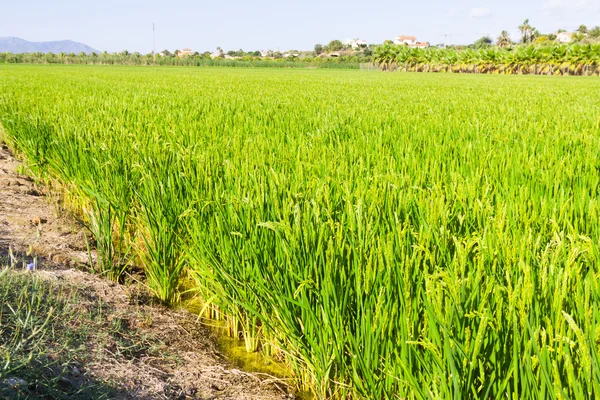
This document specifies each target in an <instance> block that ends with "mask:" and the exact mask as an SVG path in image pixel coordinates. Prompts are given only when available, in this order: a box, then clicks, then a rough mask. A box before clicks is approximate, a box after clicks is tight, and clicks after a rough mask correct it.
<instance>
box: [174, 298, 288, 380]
mask: <svg viewBox="0 0 600 400" xmlns="http://www.w3.org/2000/svg"><path fill="white" fill-rule="evenodd" d="M183 307H184V308H185V309H187V310H188V311H190V312H192V313H194V314H196V315H199V313H200V312H201V310H202V304H201V303H200V302H198V301H196V300H190V301H187V302H186V303H185V304H184V305H183ZM200 318H201V321H202V322H203V323H204V324H205V325H206V326H209V327H210V328H211V329H212V330H213V332H214V333H216V336H217V338H218V345H219V350H220V351H221V352H222V353H223V354H225V355H226V356H227V358H228V359H229V361H231V362H232V363H233V364H234V365H235V366H236V367H238V368H240V369H242V370H244V371H246V372H255V373H263V374H268V375H272V376H274V377H277V378H282V379H285V378H290V377H291V376H292V373H291V371H290V370H289V368H288V367H287V366H286V365H284V364H282V363H280V362H277V361H275V360H273V359H272V358H270V357H268V356H265V355H263V354H261V353H260V352H254V353H248V352H247V351H246V346H245V344H244V341H243V340H240V339H234V338H231V337H229V336H228V335H227V327H226V326H225V322H224V321H217V320H210V319H205V318H203V317H200Z"/></svg>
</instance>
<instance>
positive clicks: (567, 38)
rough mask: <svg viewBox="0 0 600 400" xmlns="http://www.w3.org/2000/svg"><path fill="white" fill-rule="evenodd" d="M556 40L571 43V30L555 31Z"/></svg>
mask: <svg viewBox="0 0 600 400" xmlns="http://www.w3.org/2000/svg"><path fill="white" fill-rule="evenodd" d="M556 41H557V42H559V43H571V42H572V41H573V33H572V32H561V33H557V34H556Z"/></svg>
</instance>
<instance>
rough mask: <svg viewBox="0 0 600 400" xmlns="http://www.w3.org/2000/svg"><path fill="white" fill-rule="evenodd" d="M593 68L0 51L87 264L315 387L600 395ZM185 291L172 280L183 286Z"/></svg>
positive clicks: (598, 177) (4, 84) (11, 95)
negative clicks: (195, 300)
mask: <svg viewBox="0 0 600 400" xmlns="http://www.w3.org/2000/svg"><path fill="white" fill-rule="evenodd" d="M598 93H600V81H599V80H597V79H595V78H584V77H578V78H575V77H571V78H568V77H564V78H560V77H558V78H557V77H531V76H487V75H459V74H448V75H446V74H440V75H438V74H386V73H379V72H374V71H370V72H369V71H350V70H348V71H343V70H338V71H328V70H301V71H300V70H275V69H271V70H260V69H242V70H240V69H226V68H222V69H209V68H206V69H172V68H171V69H170V68H137V67H90V66H87V67H86V66H3V67H2V69H1V70H0V122H1V123H2V125H3V127H4V139H5V140H6V141H7V142H8V143H9V145H10V146H11V147H12V148H13V149H15V150H16V151H17V152H19V153H20V154H22V155H23V156H24V157H25V158H26V159H27V160H28V163H29V165H30V167H31V171H32V173H33V174H35V175H36V176H37V177H38V178H39V179H41V180H42V181H44V182H46V184H47V185H49V186H50V187H52V188H53V189H54V190H56V191H57V192H60V193H61V194H62V199H63V205H64V206H65V207H67V208H69V209H70V210H71V211H72V212H74V213H75V214H76V215H79V217H80V218H81V219H82V220H83V221H84V222H85V224H86V226H87V227H88V229H89V232H90V236H91V237H93V240H94V244H95V248H96V250H97V252H98V259H97V263H96V264H95V265H94V269H95V271H96V272H98V273H100V274H104V275H106V276H107V277H108V278H110V279H114V280H121V279H122V277H123V274H124V273H126V272H127V271H128V270H129V269H130V268H132V266H138V267H142V268H143V270H144V272H145V275H146V281H147V284H148V286H149V288H150V289H151V290H152V292H153V293H154V294H155V295H156V296H157V297H158V298H160V299H161V300H162V301H164V302H165V303H168V304H176V303H178V302H180V301H181V300H182V299H185V298H187V296H189V295H190V294H194V295H196V296H198V297H199V298H200V299H201V303H202V304H203V306H202V310H201V313H202V314H203V315H205V316H207V317H211V318H215V319H222V320H224V321H225V322H226V324H227V325H228V326H229V331H230V333H231V335H233V336H236V337H239V338H242V339H243V340H244V341H245V345H246V348H247V350H248V351H250V352H254V351H260V352H263V353H264V354H266V355H268V356H271V357H274V358H276V359H278V360H281V361H284V362H285V363H286V364H287V365H288V366H289V368H290V369H291V370H292V371H293V372H294V375H295V377H296V379H297V385H298V387H299V389H302V390H309V391H311V392H312V393H313V394H314V395H315V396H316V397H317V398H334V399H350V398H352V399H359V398H368V399H429V398H443V399H449V398H453V399H460V398H485V399H491V398H494V399H499V398H509V399H538V398H549V399H587V398H597V397H599V396H600V368H599V362H600V360H599V355H600V280H599V278H600V253H599V244H600V242H599V240H600V225H599V222H600V220H599V217H600V215H599V214H600V204H599V194H600V193H599V192H600V154H599V153H600V97H599V96H598ZM184 294H185V295H184Z"/></svg>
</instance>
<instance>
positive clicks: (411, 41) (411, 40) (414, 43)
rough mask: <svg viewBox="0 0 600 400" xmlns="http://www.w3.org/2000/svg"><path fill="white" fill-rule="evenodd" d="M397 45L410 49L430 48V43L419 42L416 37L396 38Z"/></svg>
mask: <svg viewBox="0 0 600 400" xmlns="http://www.w3.org/2000/svg"><path fill="white" fill-rule="evenodd" d="M394 43H395V44H404V45H406V46H408V47H429V43H428V42H419V41H418V40H417V38H416V37H414V36H396V39H394Z"/></svg>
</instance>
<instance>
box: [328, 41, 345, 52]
mask: <svg viewBox="0 0 600 400" xmlns="http://www.w3.org/2000/svg"><path fill="white" fill-rule="evenodd" d="M343 48H344V44H343V43H342V42H340V41H339V40H337V39H336V40H332V41H331V42H329V50H330V51H339V50H342V49H343Z"/></svg>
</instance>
